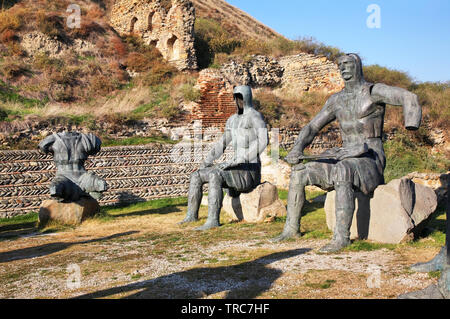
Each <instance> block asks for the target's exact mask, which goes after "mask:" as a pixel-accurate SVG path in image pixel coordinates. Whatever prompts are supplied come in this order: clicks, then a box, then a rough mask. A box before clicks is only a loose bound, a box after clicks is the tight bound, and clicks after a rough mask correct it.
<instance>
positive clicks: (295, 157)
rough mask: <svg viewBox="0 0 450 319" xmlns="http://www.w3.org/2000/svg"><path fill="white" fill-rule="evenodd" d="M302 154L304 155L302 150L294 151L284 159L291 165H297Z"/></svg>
mask: <svg viewBox="0 0 450 319" xmlns="http://www.w3.org/2000/svg"><path fill="white" fill-rule="evenodd" d="M300 156H302V153H301V152H297V151H292V152H290V153H289V154H288V156H286V157H285V158H284V160H285V161H286V162H288V163H289V164H291V165H297V164H298V163H300Z"/></svg>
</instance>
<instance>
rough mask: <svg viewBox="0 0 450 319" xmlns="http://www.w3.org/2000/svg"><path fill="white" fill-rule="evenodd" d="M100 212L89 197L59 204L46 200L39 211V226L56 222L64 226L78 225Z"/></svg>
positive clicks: (55, 201)
mask: <svg viewBox="0 0 450 319" xmlns="http://www.w3.org/2000/svg"><path fill="white" fill-rule="evenodd" d="M99 211H100V206H99V204H98V202H97V201H96V200H95V199H93V198H91V197H82V198H81V199H80V200H79V201H77V202H70V203H65V202H59V201H57V200H46V201H44V202H42V204H41V207H40V209H39V224H40V225H45V224H46V223H48V222H49V221H56V222H58V223H60V224H64V225H74V226H76V225H80V224H81V223H82V222H83V221H84V220H85V219H86V218H89V217H92V216H94V215H95V214H96V213H98V212H99Z"/></svg>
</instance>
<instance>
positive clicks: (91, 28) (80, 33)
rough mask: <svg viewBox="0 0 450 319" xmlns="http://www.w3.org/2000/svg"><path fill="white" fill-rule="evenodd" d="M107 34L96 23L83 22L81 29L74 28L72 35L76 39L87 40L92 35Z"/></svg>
mask: <svg viewBox="0 0 450 319" xmlns="http://www.w3.org/2000/svg"><path fill="white" fill-rule="evenodd" d="M93 33H96V34H99V35H102V34H105V33H106V30H105V29H104V28H103V27H102V26H100V25H99V24H98V23H96V22H94V21H89V20H88V21H85V20H82V21H81V25H80V27H79V28H73V29H72V31H71V32H70V35H71V36H73V37H74V38H80V39H87V38H88V37H89V36H90V35H91V34H93Z"/></svg>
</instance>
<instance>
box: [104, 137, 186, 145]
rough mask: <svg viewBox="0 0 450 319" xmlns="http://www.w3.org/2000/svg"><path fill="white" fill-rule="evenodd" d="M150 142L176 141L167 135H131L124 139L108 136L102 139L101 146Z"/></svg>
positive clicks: (166, 142)
mask: <svg viewBox="0 0 450 319" xmlns="http://www.w3.org/2000/svg"><path fill="white" fill-rule="evenodd" d="M151 143H161V144H176V143H178V141H172V140H171V139H169V138H167V137H161V136H154V137H152V136H147V137H140V136H133V137H127V138H124V139H110V138H108V137H106V138H103V139H102V145H103V146H130V145H145V144H151Z"/></svg>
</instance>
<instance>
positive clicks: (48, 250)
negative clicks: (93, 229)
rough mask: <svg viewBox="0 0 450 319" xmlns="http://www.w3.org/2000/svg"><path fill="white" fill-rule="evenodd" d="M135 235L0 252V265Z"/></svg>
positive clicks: (112, 236) (120, 235) (118, 235)
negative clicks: (81, 245) (71, 247)
mask: <svg viewBox="0 0 450 319" xmlns="http://www.w3.org/2000/svg"><path fill="white" fill-rule="evenodd" d="M136 233H139V232H138V231H130V232H126V233H120V234H115V235H111V236H108V237H102V238H96V239H91V240H86V241H79V242H74V243H50V244H45V245H40V246H35V247H27V248H23V249H16V250H12V251H6V252H1V253H0V263H5V262H10V261H15V260H23V259H30V258H35V257H42V256H47V255H50V254H53V253H56V252H58V251H61V250H64V249H66V248H68V247H70V246H73V245H79V244H90V243H95V242H100V241H106V240H111V239H114V238H118V237H123V236H129V235H132V234H136Z"/></svg>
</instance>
